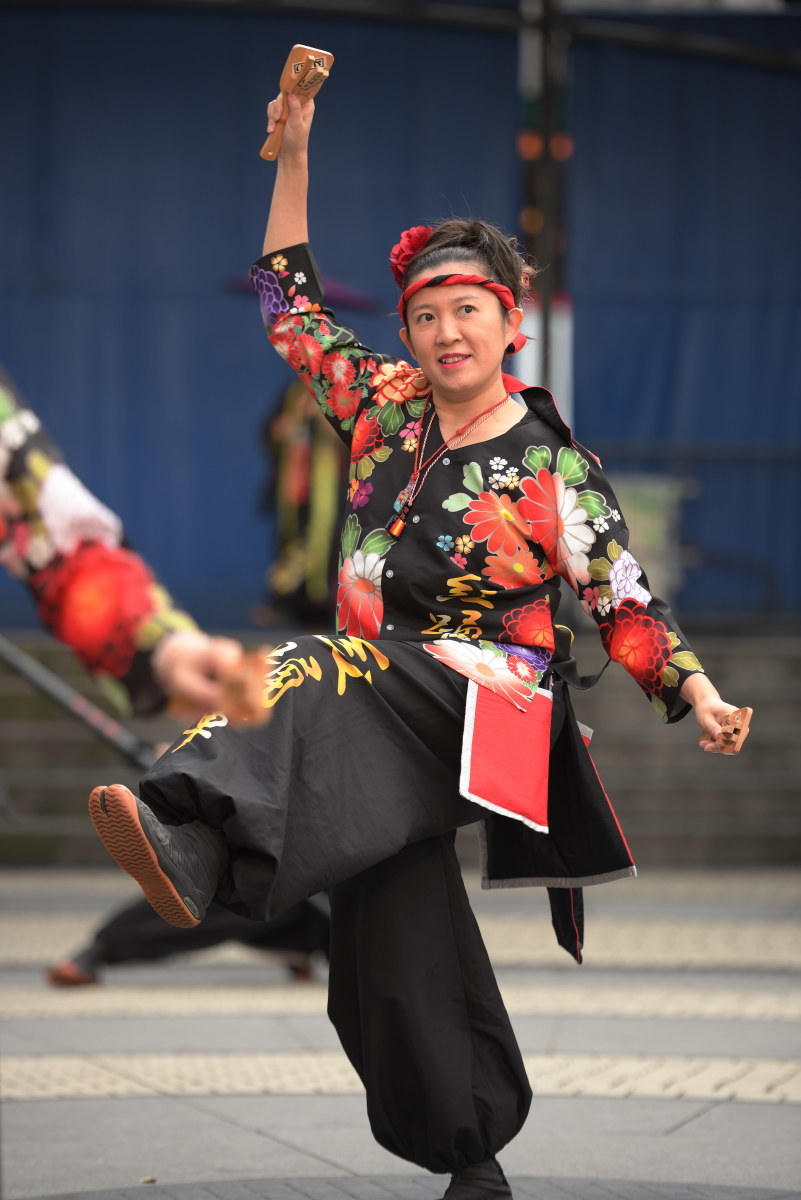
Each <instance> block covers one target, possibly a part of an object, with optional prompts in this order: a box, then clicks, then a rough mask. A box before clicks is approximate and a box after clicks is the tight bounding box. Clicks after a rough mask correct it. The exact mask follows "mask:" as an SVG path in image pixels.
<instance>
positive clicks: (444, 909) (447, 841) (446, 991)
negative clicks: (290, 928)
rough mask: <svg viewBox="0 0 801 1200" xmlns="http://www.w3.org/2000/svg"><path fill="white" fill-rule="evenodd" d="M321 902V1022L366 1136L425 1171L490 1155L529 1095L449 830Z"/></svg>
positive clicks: (507, 1137)
mask: <svg viewBox="0 0 801 1200" xmlns="http://www.w3.org/2000/svg"><path fill="white" fill-rule="evenodd" d="M331 900H332V903H331V908H332V914H331V967H330V976H329V1001H328V1013H329V1016H330V1018H331V1020H332V1022H333V1024H334V1026H335V1027H336V1030H337V1033H338V1034H339V1037H340V1040H341V1042H342V1046H343V1048H344V1050H345V1053H346V1054H347V1055H348V1058H349V1059H350V1061H351V1063H352V1064H353V1066H354V1068H355V1069H356V1071H357V1072H358V1074H359V1076H360V1078H361V1080H362V1082H363V1084H364V1086H365V1089H366V1092H367V1113H368V1117H369V1120H370V1125H371V1128H372V1131H373V1134H374V1135H375V1138H376V1140H377V1141H378V1142H379V1143H380V1145H382V1146H384V1147H385V1148H386V1149H387V1150H389V1151H391V1153H393V1154H397V1155H399V1156H400V1157H401V1158H405V1159H408V1160H409V1161H411V1162H414V1163H417V1164H418V1165H419V1166H421V1167H424V1168H425V1169H427V1170H429V1171H434V1172H437V1173H453V1172H454V1171H457V1170H459V1169H460V1168H462V1167H465V1166H469V1165H470V1164H472V1163H476V1162H481V1161H483V1160H484V1159H486V1158H487V1157H489V1156H490V1155H494V1154H496V1153H497V1152H498V1151H499V1150H500V1149H501V1148H502V1147H503V1146H505V1145H506V1143H507V1142H509V1141H511V1139H512V1138H513V1137H514V1136H515V1135H516V1134H517V1133H518V1132H519V1131H520V1129H521V1127H522V1125H523V1122H524V1121H525V1119H526V1116H527V1114H528V1110H529V1106H530V1103H531V1088H530V1087H529V1083H528V1079H527V1077H526V1072H525V1068H524V1066H523V1060H522V1057H521V1054H520V1050H519V1048H518V1045H517V1042H516V1039H515V1036H514V1033H513V1032H512V1027H511V1024H510V1021H509V1017H508V1015H507V1013H506V1009H505V1007H504V1004H503V1001H502V999H501V995H500V992H499V989H498V984H497V981H496V979H495V975H494V973H493V970H492V967H491V965H490V961H489V957H488V955H487V951H486V948H485V946H484V943H483V940H482V937H481V933H480V931H479V928H478V924H477V922H476V919H475V916H474V915H473V912H472V909H471V908H470V903H469V901H468V898H467V893H466V891H465V887H464V883H463V881H462V875H461V871H460V868H459V863H458V860H457V858H456V852H455V850H454V834H453V833H447V834H444V835H442V836H439V837H434V838H428V839H426V840H425V841H421V842H417V843H415V844H413V845H410V846H407V847H406V848H405V849H404V850H402V851H400V853H398V854H396V855H394V856H393V857H392V858H391V859H389V860H387V861H385V862H381V863H378V864H377V865H376V866H374V867H371V868H370V869H369V870H367V871H364V872H362V873H361V874H359V875H357V876H355V877H354V878H352V879H349V880H347V881H346V882H344V883H340V884H337V885H336V886H335V887H334V888H333V890H332V895H331Z"/></svg>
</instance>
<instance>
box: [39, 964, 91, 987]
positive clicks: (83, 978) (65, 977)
mask: <svg viewBox="0 0 801 1200" xmlns="http://www.w3.org/2000/svg"><path fill="white" fill-rule="evenodd" d="M45 979H46V980H47V982H48V983H51V984H52V985H53V987H87V986H88V985H89V984H91V983H99V982H100V980H99V978H98V976H97V975H96V974H95V972H94V971H88V970H85V969H84V968H83V967H82V966H81V964H80V963H79V962H77V961H76V960H75V959H70V958H65V959H62V961H61V962H57V963H54V964H53V966H52V967H48V968H47V970H46V971H45Z"/></svg>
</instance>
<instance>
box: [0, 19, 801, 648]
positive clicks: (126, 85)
mask: <svg viewBox="0 0 801 1200" xmlns="http://www.w3.org/2000/svg"><path fill="white" fill-rule="evenodd" d="M785 23H786V24H788V28H793V24H792V22H785ZM734 24H737V22H734ZM742 24H743V23H742V22H741V25H742ZM745 24H747V22H746V23H745ZM763 25H765V28H766V29H767V28H771V29H774V30H775V28H776V26H775V25H774V26H771V25H770V22H764V21H763ZM715 28H716V29H720V28H722V25H718V26H715ZM750 29H751V31H752V32H754V31H757V26H756V25H751V26H750ZM795 29H797V23H796V25H795ZM733 35H735V36H741V33H740V31H739V30H733ZM762 36H766V37H767V36H769V35H768V34H767V33H763V35H762ZM770 36H772V34H771V35H770ZM782 36H784V35H782ZM788 36H789V35H788ZM295 41H308V42H310V43H311V44H316V45H322V46H325V47H326V48H328V49H331V50H332V51H333V52H334V53H335V55H336V59H337V61H336V64H335V67H334V72H333V74H332V78H331V80H330V82H329V83H328V84H326V87H325V89H324V91H323V92H322V94H321V97H320V101H319V106H318V118H317V123H316V126H315V132H314V146H313V187H312V205H311V208H312V214H311V216H312V221H311V224H312V235H313V239H314V243H315V248H316V251H317V255H318V259H319V260H320V264H321V267H322V269H323V271H324V272H325V273H326V274H327V275H329V276H332V277H335V278H337V279H341V280H342V281H344V282H347V283H349V284H351V285H352V286H354V287H357V288H360V289H362V290H364V291H366V292H369V293H370V294H372V295H373V296H374V297H375V298H376V300H377V302H378V304H379V308H380V312H382V313H386V314H390V313H391V312H392V310H393V309H394V304H395V302H396V295H395V291H394V285H393V282H392V278H391V276H390V273H389V270H388V268H387V266H386V256H387V251H388V248H389V247H390V246H391V245H392V243H393V242H394V241H395V240H396V239H397V236H398V233H399V231H400V230H401V229H402V228H405V227H406V226H408V225H411V224H417V223H420V222H428V221H430V220H435V219H437V218H439V217H441V216H446V215H449V214H450V213H463V212H473V213H476V214H479V215H482V216H485V217H487V218H489V219H491V220H495V221H497V222H498V223H500V224H502V225H504V226H506V227H507V228H510V229H514V228H515V222H516V214H517V211H518V209H519V206H520V181H519V169H518V161H517V159H516V155H515V136H516V132H517V124H518V102H517V99H516V88H515V80H516V72H517V54H516V45H515V41H514V39H513V38H512V37H510V36H502V35H489V34H487V33H480V34H479V33H459V34H455V33H454V32H453V31H450V30H444V31H437V30H433V29H430V28H426V29H423V28H412V27H401V26H386V25H366V24H359V23H356V22H351V21H347V22H345V21H339V22H335V21H330V20H325V21H324V20H318V19H310V18H308V17H301V18H295V17H292V18H290V17H279V16H275V15H270V14H260V15H258V14H247V15H245V14H242V13H235V14H221V13H218V12H217V13H189V12H175V11H162V12H156V11H146V12H145V11H139V12H137V11H135V10H133V9H126V10H119V11H111V10H100V9H94V10H91V9H89V10H88V9H83V10H81V9H75V10H70V9H64V8H62V9H60V10H53V9H49V10H44V9H42V10H30V11H25V10H22V9H19V10H13V9H7V10H5V11H3V12H0V90H2V108H3V111H4V113H5V114H11V115H10V116H8V115H7V116H6V119H5V120H4V121H3V122H2V123H0V162H2V164H3V181H2V187H0V230H2V239H3V254H2V255H1V256H0V361H2V362H3V363H4V365H5V366H6V368H7V369H8V371H9V372H10V373H11V375H12V376H13V377H14V378H15V380H16V382H17V383H18V385H19V387H20V388H21V390H22V391H23V393H24V394H25V396H26V398H27V399H28V401H29V403H30V404H31V405H32V407H34V408H35V409H36V410H37V411H38V412H39V413H40V415H41V416H42V418H43V420H44V421H45V424H46V425H47V427H48V428H49V430H50V432H51V433H52V434H53V436H54V437H55V439H56V440H57V441H58V442H59V443H60V444H61V445H62V446H63V448H64V450H65V451H66V453H67V456H68V459H69V461H70V463H71V465H72V466H73V467H74V469H75V470H76V472H77V473H78V474H79V475H80V476H81V478H82V479H83V480H84V481H85V482H86V483H87V484H88V486H90V487H91V488H92V489H93V490H94V491H95V492H96V493H97V494H98V495H99V496H100V497H101V498H102V499H103V500H105V501H106V502H107V503H108V504H110V505H111V506H112V507H113V508H114V509H115V510H116V511H118V512H119V513H120V515H121V516H122V517H123V519H124V521H125V523H126V527H127V529H128V532H129V536H130V538H131V540H132V541H133V543H134V544H135V545H136V546H137V548H139V549H140V550H141V551H142V552H143V554H144V555H145V557H146V558H147V559H148V560H149V561H150V562H151V563H152V565H153V566H154V567H155V569H156V570H157V572H158V573H159V574H160V576H161V577H162V579H163V580H164V582H165V583H166V584H167V585H168V586H169V587H170V588H171V589H172V590H173V592H174V593H175V594H176V595H177V596H178V597H179V599H180V600H181V601H182V602H184V603H185V604H186V606H187V607H189V608H190V609H191V611H192V612H193V613H195V614H196V615H197V616H198V617H199V618H200V619H201V620H202V621H204V622H205V623H207V624H209V625H211V626H228V627H234V628H238V627H242V626H243V625H245V624H246V623H247V613H248V609H249V607H250V606H251V605H253V604H256V603H259V602H260V600H261V598H262V593H263V571H264V568H265V566H266V564H267V560H268V554H269V548H270V539H271V533H270V526H269V522H268V521H267V520H266V518H265V516H264V515H263V514H260V513H258V511H257V507H258V502H259V495H260V491H261V488H262V484H263V481H264V476H265V473H266V463H265V460H264V459H263V457H262V452H261V450H260V449H259V446H258V440H257V434H258V428H259V425H260V423H261V421H262V420H263V418H264V416H265V414H266V413H267V412H268V411H269V410H271V409H272V408H273V407H274V405H275V403H276V401H277V398H278V395H279V393H280V392H281V390H282V388H283V386H284V384H285V382H286V381H287V380H288V378H289V374H288V372H287V370H286V368H285V367H284V366H283V365H282V364H281V363H280V361H279V360H278V358H277V357H276V356H275V355H274V354H273V353H272V352H271V351H270V349H269V347H267V345H266V344H265V342H264V337H263V333H262V331H261V329H260V326H259V320H258V312H257V306H256V304H255V302H254V301H252V300H251V299H250V298H249V297H247V296H245V295H243V294H242V293H241V292H238V291H236V290H235V289H233V288H232V287H231V283H232V281H233V280H236V279H240V280H241V277H242V276H244V274H245V272H246V270H247V267H248V265H249V263H250V262H251V260H252V259H253V258H254V257H255V256H256V255H257V254H258V252H259V247H260V244H261V237H262V231H263V223H264V218H265V215H266V208H267V201H268V197H269V193H270V187H271V177H272V172H273V170H274V168H273V167H272V166H270V165H268V164H266V163H263V162H262V161H261V160H260V159H259V157H258V149H259V146H260V144H261V140H262V136H263V125H264V121H263V114H264V105H265V102H266V100H267V99H268V98H269V97H270V96H271V94H272V93H273V91H274V88H275V81H276V80H277V77H278V73H279V71H280V68H281V66H282V65H283V61H284V58H285V55H286V52H287V49H288V48H289V46H290V45H291V44H292V43H293V42H295ZM796 44H798V40H796ZM571 97H572V98H571V114H572V118H571V119H572V125H573V130H572V131H573V134H574V137H575V142H576V154H575V157H574V159H573V161H572V165H571V206H570V211H569V214H568V218H569V219H568V253H569V264H570V279H571V291H572V295H573V299H574V302H575V314H576V325H575V332H576V338H575V343H576V351H575V379H576V398H575V413H576V417H575V426H576V430H577V433H578V436H579V437H580V438H581V440H582V441H584V442H585V443H586V444H588V445H590V446H592V445H593V444H594V443H596V442H599V441H601V440H603V442H605V443H608V442H609V441H610V439H612V440H616V441H619V442H620V443H621V444H626V443H631V442H632V440H636V441H642V440H643V439H645V440H655V441H664V440H667V441H670V442H692V443H702V444H704V445H705V446H707V447H710V448H714V449H715V452H717V450H718V448H719V447H720V446H721V445H722V444H725V443H727V442H730V443H736V445H737V447H742V445H743V444H744V443H747V444H748V445H749V446H753V447H754V448H755V455H756V454H758V451H759V446H760V444H764V445H767V446H768V447H770V446H771V445H775V444H781V445H783V446H785V447H786V446H787V445H788V444H789V443H795V445H796V446H797V445H798V443H799V440H801V430H799V424H801V404H799V393H800V391H801V388H800V387H799V385H801V304H800V303H799V301H800V299H801V291H800V289H799V282H798V263H799V261H801V255H800V254H799V251H801V244H799V243H801V231H800V223H799V220H798V214H799V212H801V159H800V158H799V154H798V147H799V145H801V78H800V77H799V76H798V75H795V76H791V75H782V74H777V73H773V72H768V71H763V70H759V69H757V68H751V67H743V66H740V65H732V64H716V63H712V62H709V61H706V60H701V59H679V58H673V57H669V56H664V55H657V54H653V53H650V52H649V53H643V52H639V51H634V50H626V51H621V50H614V49H608V48H605V49H600V48H597V47H590V46H587V45H581V44H579V45H577V47H576V48H575V50H574V52H573V72H572V84H571ZM343 315H345V314H343ZM347 315H348V316H349V315H350V314H347ZM353 320H354V323H355V324H356V325H357V328H358V330H359V332H360V334H361V336H362V339H363V340H364V341H366V342H368V344H373V345H375V346H376V348H378V349H382V350H389V351H393V350H395V349H397V350H398V351H400V343H399V342H397V340H396V333H395V330H396V328H397V320H393V319H392V318H391V317H390V316H369V317H365V316H358V317H356V316H354V318H353ZM605 458H606V463H607V465H608V466H610V467H614V466H617V465H620V464H619V463H616V462H614V461H612V460H610V458H609V455H608V454H607V455H606V456H605ZM635 465H639V464H635ZM646 465H647V466H648V467H649V468H650V469H662V467H663V466H664V464H661V463H660V462H658V461H655V460H653V459H652V460H650V461H649V462H648V463H646ZM699 471H700V474H699V480H700V484H701V494H700V495H699V497H698V499H697V500H695V501H693V502H691V503H689V504H688V505H687V506H686V508H685V512H684V523H685V538H686V540H687V541H691V542H693V543H697V544H699V545H702V546H715V547H719V548H722V550H723V551H724V558H723V559H722V560H721V562H719V563H718V565H717V566H709V565H708V566H707V567H705V568H703V569H701V570H696V571H693V572H691V573H690V574H688V576H687V586H686V587H685V589H684V593H683V595H682V597H681V598H680V601H681V607H682V608H683V609H684V611H690V610H696V611H702V610H706V611H723V610H727V609H728V610H731V609H734V610H737V611H743V610H744V611H748V610H753V609H756V608H757V607H759V606H760V605H762V604H763V603H764V601H765V594H766V593H765V588H766V586H767V585H766V584H765V582H764V578H763V575H762V574H758V575H757V576H756V577H754V569H753V568H754V562H755V559H756V560H759V562H762V561H763V560H764V562H765V564H766V566H767V563H768V559H769V558H772V559H774V560H775V571H776V573H777V574H776V578H775V580H774V585H775V586H774V591H775V590H776V589H777V588H778V589H779V590H780V596H779V603H780V606H781V607H782V608H783V609H784V610H785V611H790V610H795V611H797V609H798V606H799V600H798V597H799V593H800V592H801V586H800V584H801V581H799V570H800V568H799V564H798V552H797V547H798V544H799V512H800V511H801V495H799V492H800V491H801V480H800V479H799V475H800V474H801V472H800V471H799V464H798V460H797V459H796V460H795V461H792V460H791V461H789V462H785V463H784V464H783V465H782V464H777V463H775V462H774V461H773V460H772V459H769V460H768V461H766V462H765V463H763V464H762V465H755V464H754V463H749V462H747V461H736V462H720V463H715V464H713V465H712V466H709V465H704V464H703V463H702V464H701V466H700V468H699ZM732 514H734V515H732ZM727 555H728V557H726V556H727ZM771 578H772V577H771ZM0 623H2V624H4V625H6V626H13V625H16V626H21V625H33V624H35V617H34V613H33V609H32V606H31V604H30V602H29V600H28V598H27V596H26V595H25V594H24V592H23V590H22V589H21V588H20V587H19V586H18V585H15V584H14V583H12V582H11V581H10V580H7V579H5V578H0Z"/></svg>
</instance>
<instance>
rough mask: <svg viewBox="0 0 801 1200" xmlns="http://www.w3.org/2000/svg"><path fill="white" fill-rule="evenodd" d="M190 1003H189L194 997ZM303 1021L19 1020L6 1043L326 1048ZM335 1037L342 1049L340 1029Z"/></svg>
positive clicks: (106, 1049) (100, 1049)
mask: <svg viewBox="0 0 801 1200" xmlns="http://www.w3.org/2000/svg"><path fill="white" fill-rule="evenodd" d="M187 1003H188V1006H191V996H190V997H188V998H187ZM301 1023H302V1018H299V1017H296V1018H294V1022H291V1021H288V1020H286V1019H285V1018H283V1017H276V1016H272V1015H265V1016H247V1015H238V1016H231V1017H220V1016H209V1017H193V1016H191V1014H190V1015H187V1016H183V1017H95V1018H91V1019H87V1018H73V1019H69V1020H59V1019H58V1018H49V1017H48V1018H44V1019H41V1020H36V1021H26V1020H18V1019H16V1020H8V1021H5V1022H3V1031H2V1044H3V1048H4V1052H5V1053H6V1054H13V1053H31V1052H33V1053H36V1052H42V1053H49V1054H126V1053H130V1052H136V1051H140V1052H141V1051H148V1052H150V1053H154V1054H155V1053H159V1052H160V1051H166V1052H173V1053H179V1052H184V1053H192V1052H195V1053H211V1052H215V1051H216V1052H219V1053H225V1052H236V1051H240V1052H242V1051H244V1052H248V1053H249V1052H252V1051H258V1052H261V1053H270V1052H279V1053H280V1052H282V1051H287V1052H301V1051H303V1050H307V1049H309V1048H311V1049H323V1047H322V1046H321V1045H320V1046H316V1045H314V1044H313V1035H312V1036H311V1037H310V1038H309V1039H304V1038H303V1037H300V1036H299V1035H298V1032H297V1029H299V1028H300V1027H301ZM332 1033H333V1029H332ZM333 1037H334V1042H333V1044H334V1046H335V1048H337V1049H338V1048H339V1046H338V1042H337V1041H336V1034H334V1035H333ZM6 1038H8V1039H9V1043H8V1044H7V1043H6ZM14 1038H17V1039H26V1040H31V1039H35V1040H36V1043H37V1044H36V1047H35V1049H34V1050H33V1051H31V1050H27V1051H23V1050H21V1049H20V1050H15V1049H14V1048H13V1043H12V1042H11V1040H10V1039H14ZM318 1040H319V1039H318ZM310 1042H311V1045H310Z"/></svg>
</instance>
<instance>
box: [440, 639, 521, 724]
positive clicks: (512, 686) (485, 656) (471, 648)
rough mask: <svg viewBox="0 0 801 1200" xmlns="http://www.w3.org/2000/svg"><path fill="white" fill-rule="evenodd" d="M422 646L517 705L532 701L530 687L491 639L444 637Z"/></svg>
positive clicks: (469, 677) (519, 706) (447, 663)
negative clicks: (469, 639)
mask: <svg viewBox="0 0 801 1200" xmlns="http://www.w3.org/2000/svg"><path fill="white" fill-rule="evenodd" d="M424 649H425V650H427V651H428V653H429V654H433V656H434V658H436V659H438V660H439V661H440V662H442V663H445V665H446V666H448V667H451V668H452V670H454V671H458V672H459V674H460V675H464V676H466V677H467V678H468V679H474V680H475V681H476V683H480V684H481V686H482V687H486V688H489V689H490V690H491V691H493V692H497V694H498V695H499V696H503V697H504V698H505V699H506V700H511V702H512V704H515V705H516V706H517V707H518V708H525V707H526V705H527V704H529V703H530V701H531V696H532V692H531V688H530V687H527V686H526V683H525V682H524V681H523V680H522V679H519V678H518V677H517V676H516V675H515V674H514V673H513V672H512V671H511V670H510V668H509V660H508V658H507V656H506V655H505V654H503V653H502V652H500V651H498V650H497V649H496V648H495V647H494V646H493V645H492V643H488V642H467V641H462V640H461V639H458V638H445V639H443V641H441V642H426V643H425V645H424Z"/></svg>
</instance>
